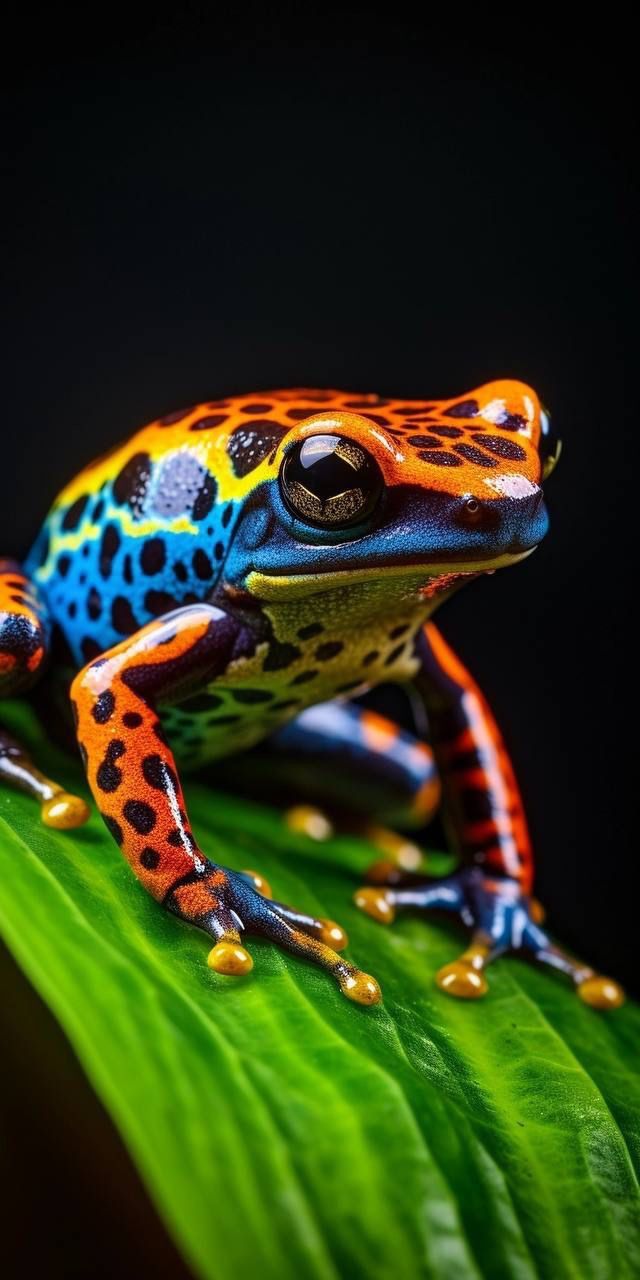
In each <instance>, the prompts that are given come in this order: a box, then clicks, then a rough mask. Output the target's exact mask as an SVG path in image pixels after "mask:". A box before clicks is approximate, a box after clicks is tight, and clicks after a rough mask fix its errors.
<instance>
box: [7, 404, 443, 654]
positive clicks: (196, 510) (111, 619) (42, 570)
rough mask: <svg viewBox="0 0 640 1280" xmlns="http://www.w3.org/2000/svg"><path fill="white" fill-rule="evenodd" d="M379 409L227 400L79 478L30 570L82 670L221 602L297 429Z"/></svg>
mask: <svg viewBox="0 0 640 1280" xmlns="http://www.w3.org/2000/svg"><path fill="white" fill-rule="evenodd" d="M398 403H399V402H398ZM414 403H415V404H416V405H417V404H422V403H423V402H414ZM381 404H382V402H381V401H380V399H379V397H377V396H375V395H368V396H367V395H358V394H357V393H354V392H339V391H327V390H310V389H298V390H287V391H275V392H274V391H269V392H258V393H250V394H247V395H242V396H236V397H228V398H226V399H224V400H218V401H212V402H207V403H204V404H198V405H194V406H192V407H191V408H189V409H183V410H180V411H178V412H174V413H170V414H168V415H167V416H166V417H163V418H160V419H157V420H156V421H154V422H152V423H150V424H149V425H148V426H146V427H143V428H142V430H140V431H138V432H137V433H136V434H135V435H134V436H132V437H131V438H130V439H129V440H128V441H126V443H124V444H122V445H120V446H118V447H116V448H115V449H113V450H112V451H111V452H110V453H109V454H107V455H106V456H104V457H102V458H99V459H98V460H97V461H96V462H94V463H92V464H90V465H89V466H88V467H86V468H85V469H84V470H83V471H81V472H80V473H79V475H78V476H77V477H76V478H75V479H74V480H73V481H72V482H71V483H70V484H69V485H67V487H66V488H65V489H63V491H62V492H61V493H60V494H59V496H58V498H57V499H56V501H55V503H54V505H53V507H52V509H51V511H50V512H49V515H48V516H47V519H46V521H45V523H44V525H43V527H42V530H41V532H40V535H39V537H38V539H37V541H36V544H35V545H34V547H33V549H32V551H31V553H30V555H29V557H28V560H27V570H28V572H29V573H30V574H31V576H32V577H33V578H34V579H35V581H36V582H37V583H38V585H39V587H40V589H41V591H42V592H43V594H44V595H45V597H46V600H47V604H48V607H49V610H50V613H51V616H52V618H53V620H54V622H55V623H56V624H57V625H58V626H59V627H60V628H61V630H62V631H63V633H64V635H65V637H66V640H67V642H68V644H69V646H70V649H71V651H72V653H73V656H74V659H75V661H76V662H77V663H78V664H81V663H84V662H86V661H88V660H90V659H91V658H93V657H95V656H96V655H97V654H98V653H101V652H103V651H104V650H105V649H107V648H109V647H110V646H111V645H113V644H116V643H117V642H118V641H120V640H121V639H122V638H123V637H124V636H127V635H132V634H133V633H134V632H135V631H137V630H138V628H139V627H141V626H144V625H145V623H147V622H149V621H151V620H152V619H153V618H156V617H158V616H160V615H161V614H164V613H167V612H168V611H169V610H171V609H175V608H176V607H179V606H181V605H184V604H189V603H195V602H196V601H200V600H208V599H211V598H212V596H213V594H214V592H215V589H216V587H217V585H218V583H219V580H220V578H221V575H222V571H223V566H224V561H225V557H226V554H227V551H228V548H229V546H230V543H231V538H232V536H233V531H234V526H235V523H236V521H237V518H238V516H239V514H240V512H241V510H242V509H243V507H244V506H245V505H246V502H247V500H248V499H250V497H251V494H252V492H253V491H254V490H255V489H256V488H257V486H258V485H259V484H260V483H261V482H262V481H264V480H266V479H270V478H272V474H273V455H274V453H275V450H276V448H277V446H278V444H279V443H280V441H281V440H282V438H283V436H284V435H285V434H286V433H287V432H288V431H290V430H291V428H292V427H293V426H295V424H296V423H298V422H300V421H301V420H302V419H304V418H306V417H309V416H310V415H311V414H314V413H318V412H326V411H327V410H331V409H334V408H335V409H342V410H344V409H348V410H351V411H354V410H355V411H360V412H365V411H366V412H367V414H368V416H371V411H373V412H374V413H375V410H376V409H377V408H378V407H379V406H380V405H381Z"/></svg>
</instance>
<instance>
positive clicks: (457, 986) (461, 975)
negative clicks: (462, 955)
mask: <svg viewBox="0 0 640 1280" xmlns="http://www.w3.org/2000/svg"><path fill="white" fill-rule="evenodd" d="M436 982H437V984H438V986H439V987H440V990H441V991H445V992H446V994H447V995H448V996H456V997H457V999H458V1000H479V999H480V998H481V996H484V995H486V994H487V991H488V990H489V983H488V982H487V979H486V978H485V976H484V973H482V972H481V971H480V970H478V969H475V968H473V967H472V966H471V965H470V964H467V963H466V962H465V961H464V960H454V961H453V964H445V965H444V967H443V968H442V969H439V970H438V973H437V974H436Z"/></svg>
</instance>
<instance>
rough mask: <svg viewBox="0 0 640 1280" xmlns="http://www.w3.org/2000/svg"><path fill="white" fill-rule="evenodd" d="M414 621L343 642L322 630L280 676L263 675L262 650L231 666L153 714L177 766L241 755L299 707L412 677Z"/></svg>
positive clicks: (196, 765)
mask: <svg viewBox="0 0 640 1280" xmlns="http://www.w3.org/2000/svg"><path fill="white" fill-rule="evenodd" d="M416 631H417V624H416V620H415V617H411V618H410V620H404V621H401V622H400V623H397V622H396V624H395V625H394V626H393V627H390V628H388V629H385V630H384V632H383V629H382V628H380V630H379V631H378V632H377V633H376V631H375V630H374V631H373V633H372V629H371V628H369V629H368V630H367V633H366V634H363V635H360V636H358V637H357V639H354V640H352V641H351V643H349V644H346V643H345V641H344V637H342V638H340V636H339V633H338V632H336V635H335V637H334V636H333V635H332V633H331V632H327V631H324V632H323V635H322V640H321V642H319V641H318V639H317V638H316V639H315V640H314V641H310V643H309V644H308V645H302V646H300V652H299V656H298V657H297V658H296V659H295V661H294V662H291V663H289V664H288V665H287V667H286V669H283V670H275V671H271V670H265V669H264V668H265V666H266V665H267V664H266V663H265V655H266V652H267V650H266V647H265V648H264V652H263V651H261V650H262V647H260V648H259V650H258V651H257V652H256V654H255V655H252V657H251V658H248V659H239V660H237V661H235V662H233V663H232V664H231V666H230V667H229V668H228V669H227V671H226V672H225V674H224V677H222V678H221V679H220V680H219V681H217V682H216V683H215V684H213V685H210V686H209V687H208V688H206V689H203V690H202V691H201V692H200V693H198V694H197V695H195V696H194V697H191V698H188V699H187V700H186V701H185V702H182V703H180V704H178V705H177V706H170V707H166V708H162V709H161V720H162V725H163V728H164V730H165V732H166V735H167V738H168V741H169V742H170V744H171V747H172V749H173V751H174V754H175V757H176V760H177V762H178V764H179V765H180V766H181V767H182V768H183V769H187V770H188V769H198V768H200V767H201V766H202V765H205V764H207V763H208V762H209V761H211V760H216V759H220V758H221V757H224V756H228V755H232V754H235V753H236V752H239V751H246V750H247V749H248V748H249V747H253V746H255V745H256V743H258V742H261V741H262V740H263V739H264V738H267V737H269V735H270V734H272V733H274V732H275V730H276V729H277V728H279V727H280V725H282V724H284V723H285V722H286V721H287V720H291V719H292V718H293V717H294V716H297V715H299V714H300V712H301V711H303V710H304V709H305V707H308V706H312V705H316V704H317V703H320V702H327V701H330V700H331V699H333V698H345V697H349V696H350V695H354V694H356V693H360V692H363V691H364V690H365V689H367V688H370V687H371V686H372V685H376V684H380V683H381V682H382V681H388V680H391V681H403V680H408V679H410V678H411V676H412V675H414V674H415V672H416V670H417V667H418V662H417V659H416V656H415V637H416Z"/></svg>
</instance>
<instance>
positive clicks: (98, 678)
mask: <svg viewBox="0 0 640 1280" xmlns="http://www.w3.org/2000/svg"><path fill="white" fill-rule="evenodd" d="M557 456H558V447H557V445H556V442H555V440H554V438H553V435H552V433H551V428H550V423H549V419H548V417H547V415H546V414H545V412H544V411H543V410H542V409H541V407H540V404H539V401H538V398H537V396H536V395H535V393H534V392H533V391H532V390H531V389H530V388H529V387H527V386H525V385H523V384H521V383H518V382H513V381H501V382H493V383H490V384H488V385H486V386H483V387H481V388H479V389H478V390H477V391H473V392H471V393H470V394H467V395H465V396H464V397H463V398H460V397H458V398H457V399H448V400H440V401H433V400H430V401H425V400H390V399H383V398H381V397H380V396H376V395H359V394H354V393H349V392H338V391H326V390H324V391H316V390H307V389H303V390H287V391H275V392H266V393H263V392H260V393H257V394H252V395H242V396H234V397H229V398H228V399H224V400H218V401H215V402H213V403H207V404H199V405H196V406H194V407H193V408H190V409H183V410H181V411H180V412H176V413H171V414H169V415H168V416H167V417H164V418H161V419H160V420H159V421H156V422H153V423H151V424H150V425H149V426H147V427H144V428H143V429H142V430H141V431H139V432H138V433H137V434H136V435H135V436H134V437H133V438H132V439H131V440H129V441H128V442H127V443H126V444H123V445H120V446H119V447H117V448H116V449H114V450H113V451H112V452H111V453H109V454H108V455H107V456H106V457H103V458H100V459H99V460H98V461H97V462H94V463H93V464H92V465H90V466H89V467H87V468H86V469H85V470H84V471H83V472H81V474H80V475H79V476H78V477H77V479H75V480H74V481H73V482H72V483H71V484H70V485H69V486H68V487H67V488H66V489H64V490H63V491H62V493H61V494H60V495H59V497H58V498H57V500H56V502H55V504H54V506H53V508H52V510H51V511H50V513H49V515H48V516H47V519H46V521H45V523H44V525H43V528H42V530H41V533H40V535H39V537H38V539H37V542H36V544H35V546H34V547H33V549H32V551H31V553H30V554H29V556H28V557H27V560H26V562H25V564H24V567H20V566H19V565H18V564H17V563H14V562H7V561H4V562H0V696H8V697H13V696H15V695H19V694H22V693H23V692H25V691H27V690H29V689H30V688H31V687H32V686H33V685H35V684H36V682H37V681H38V679H39V677H40V675H41V673H42V672H43V671H44V669H45V665H46V660H47V656H48V654H49V651H50V650H51V651H52V653H53V659H54V660H53V661H52V663H51V664H50V672H49V674H48V676H47V680H46V681H45V682H43V685H42V686H39V687H40V688H41V689H42V688H46V690H47V696H48V698H49V702H50V706H56V705H58V706H59V705H60V700H62V701H64V702H65V703H66V705H67V706H68V705H70V707H71V710H72V712H73V717H74V721H75V726H76V735H77V742H78V746H79V749H80V753H81V756H82V759H83V761H84V765H85V768H86V772H87V778H88V781H89V786H90V788H91V790H92V792H93V795H94V797H95V801H96V804H97V805H98V808H99V810H100V812H101V814H102V816H103V818H104V821H105V823H106V825H107V827H108V829H109V831H110V832H111V835H112V836H113V839H114V840H115V841H116V842H117V844H118V845H119V846H120V848H121V850H122V852H123V854H124V856H125V857H126V859H127V861H128V862H129V864H130V866H131V868H132V870H133V871H134V873H135V875H136V876H137V877H138V879H139V880H140V881H141V883H142V884H143V885H144V887H145V889H147V890H148V891H149V893H151V894H152V895H153V897H154V898H156V899H157V900H158V902H160V903H162V905H163V906H165V907H166V908H168V910H169V911H171V912H173V913H175V915H177V916H178V917H180V919H182V920H185V921H188V922H190V923H192V924H194V925H197V926H198V927H199V928H201V929H203V930H205V931H206V932H207V933H208V934H209V935H210V936H211V938H212V939H213V941H214V945H213V948H212V950H211V952H210V954H209V965H210V966H211V968H212V969H214V970H215V971H216V972H217V973H222V974H233V975H239V974H244V973H247V972H248V971H249V970H250V969H251V967H252V960H251V956H250V954H249V952H248V951H247V950H246V949H245V947H244V945H243V941H242V939H243V938H244V933H245V931H246V932H247V933H257V934H261V935H263V936H265V937H267V938H269V939H271V940H272V941H273V942H275V943H277V944H278V945H279V946H281V947H284V948H286V949H287V950H288V951H291V952H294V953H296V954H297V955H300V956H303V957H306V958H307V959H309V960H312V961H314V962H315V963H316V964H319V965H321V966H323V967H324V968H325V969H327V970H328V971H329V972H330V973H331V974H332V975H333V976H334V977H335V979H336V980H337V982H338V984H339V986H340V988H341V990H342V991H343V993H344V994H345V995H346V996H348V997H349V998H350V999H352V1000H354V1001H356V1002H358V1003H360V1004H365V1005H366V1004H375V1003H377V1002H378V1001H379V999H380V989H379V987H378V984H377V982H376V981H375V979H374V978H372V977H370V976H369V975H367V974H366V973H363V972H362V971H361V970H359V969H357V968H356V967H355V966H354V965H353V964H351V963H349V962H347V961H346V960H345V959H344V958H343V957H342V956H341V955H340V954H339V952H341V951H342V949H343V948H344V946H345V945H346V935H345V933H344V931H343V930H342V929H341V928H340V926H339V925H337V924H335V923H333V922H332V921H328V920H324V919H316V918H314V917H312V916H309V915H305V914H303V913H302V912H300V911H297V910H295V909H293V908H291V907H289V906H286V905H284V904H283V903H280V902H274V901H272V900H271V897H270V891H269V888H268V886H267V884H266V882H264V881H263V880H262V879H261V877H260V876H259V875H258V874H257V873H254V872H243V873H240V872H236V871H229V870H225V869H224V868H223V867H220V866H218V865H216V864H215V863H213V862H211V861H210V859H209V858H208V857H207V853H206V851H203V850H201V849H200V848H198V846H197V844H196V842H195V840H194V837H193V834H192V831H191V828H190V825H189V819H188V816H187V811H186V804H185V800H184V796H183V792H182V786H181V783H180V776H179V775H180V773H183V772H185V771H187V770H189V769H195V768H201V767H202V766H205V765H210V764H211V763H212V762H213V761H216V762H217V764H216V766H215V771H214V776H215V777H217V775H219V777H220V779H224V778H225V777H228V776H229V774H230V773H231V774H232V775H233V774H235V775H236V776H240V775H241V776H242V777H243V778H244V779H245V780H246V779H251V778H252V777H253V778H254V779H255V780H257V781H260V782H261V783H262V785H263V788H264V786H265V785H268V786H269V787H273V793H274V794H275V793H276V791H277V790H278V788H279V787H280V786H281V785H282V783H283V781H284V780H286V779H288V780H289V782H290V784H293V786H294V789H295V790H296V791H297V792H298V794H299V795H304V796H306V798H307V799H311V800H313V801H314V802H317V801H319V800H320V798H321V796H323V797H324V801H325V805H327V806H328V808H329V812H331V811H333V812H334V813H335V814H338V815H340V814H343V815H344V814H345V813H346V812H347V811H351V813H352V814H353V811H354V810H357V809H358V808H359V810H360V812H361V814H362V815H363V820H364V816H365V815H366V821H367V823H368V824H369V826H371V823H372V822H373V821H375V822H376V823H377V824H378V827H379V828H380V824H384V826H383V829H382V831H383V835H382V837H381V843H382V845H383V847H385V848H387V849H391V850H392V851H393V850H394V849H396V848H397V849H398V850H399V851H400V854H402V851H403V849H404V851H405V855H406V850H407V848H408V849H409V851H411V850H412V848H413V847H412V846H411V845H410V844H409V845H408V846H407V845H403V843H402V841H401V840H400V838H399V837H395V838H396V840H397V844H396V845H394V838H393V837H392V836H391V835H390V833H389V827H394V828H402V827H406V828H410V827H411V826H412V825H413V826H414V827H416V826H423V825H424V823H426V822H427V821H428V820H429V819H430V818H431V817H432V816H433V815H434V813H435V812H436V810H437V809H438V807H439V806H440V803H441V801H442V807H443V811H444V814H445V817H446V820H447V822H448V825H449V827H450V829H451V833H452V838H453V840H454V843H455V846H456V848H457V850H458V852H459V854H460V856H461V860H462V862H461V869H460V870H458V871H457V872H456V873H455V874H453V875H450V876H447V877H445V878H439V879H438V878H429V877H427V876H426V875H424V874H420V873H419V872H418V871H416V870H408V869H407V868H406V866H405V865H403V857H402V856H400V855H399V856H398V858H396V859H395V861H394V860H392V861H389V860H388V859H387V860H386V861H385V862H384V863H382V864H380V863H378V864H376V865H375V866H374V868H373V869H372V872H371V875H370V883H369V884H368V885H367V886H366V887H364V888H362V889H360V890H358V891H357V893H356V895H355V901H356V903H357V905H358V906H359V907H360V908H361V909H362V910H363V911H365V912H368V914H369V915H370V916H373V917H374V918H375V919H376V920H379V921H383V922H387V923H390V922H391V921H392V920H393V918H394V915H395V913H396V911H398V910H399V909H402V908H411V909H412V910H413V911H423V910H428V909H431V908H439V909H441V910H444V911H448V912H453V913H454V914H456V915H458V916H459V917H460V918H461V919H462V920H463V921H464V923H465V924H466V925H468V926H469V927H470V929H471V931H472V934H471V941H470V945H469V947H468V949H467V950H466V951H465V952H464V954H463V955H462V956H461V957H460V958H459V959H458V960H457V961H455V962H454V963H452V964H450V965H447V966H446V967H445V968H444V969H442V970H441V971H440V973H439V974H438V983H439V985H440V987H441V988H442V989H443V990H444V991H446V992H448V993H449V994H451V995H454V996H462V997H475V996H479V995H482V994H483V993H484V992H485V991H486V989H487V981H486V977H485V972H484V971H485V967H486V965H487V963H488V961H489V960H491V959H493V958H494V957H495V956H497V955H500V954H501V953H502V952H505V951H518V952H522V953H524V954H526V955H527V956H530V957H534V958H535V959H536V960H538V961H540V962H542V963H543V964H546V965H549V966H551V967H552V968H555V969H559V970H561V971H562V972H564V973H565V974H567V975H568V976H569V978H570V979H572V981H573V982H574V984H575V986H576V989H577V991H578V994H579V995H580V996H581V997H582V999H583V1000H584V1001H586V1003H587V1004H591V1005H595V1006H597V1007H599V1008H603V1007H609V1006H613V1005H616V1004H619V1003H620V1002H621V1000H622V998H623V996H622V992H621V989H620V988H619V987H618V985H617V984H616V983H615V982H613V981H612V980H610V979H605V978H602V977H599V976H598V975H596V974H595V973H594V972H593V970H591V969H590V968H588V966H586V965H585V964H581V963H578V962H576V961H574V960H572V959H570V958H569V957H568V956H567V955H565V953H564V952H563V951H561V950H560V949H559V948H558V947H557V946H555V945H554V944H553V943H552V942H551V941H550V939H549V937H548V935H547V934H546V932H545V931H544V930H543V929H542V927H541V924H540V919H539V916H538V913H537V910H536V904H535V902H534V901H533V900H532V899H531V897H530V893H531V885H532V857H531V848H530V842H529V836H528V833H527V824H526V820H525V815H524V812H523V808H522V803H521V800H520V795H519V792H518V788H517V784H516V781H515V778H514V775H513V770H512V767H511V764H510V762H509V758H508V756H507V753H506V751H505V748H504V745H503V743H502V739H501V737H500V733H499V731H498V729H497V726H496V724H495V721H494V719H493V716H492V714H491V711H490V710H489V707H488V705H487V703H486V701H485V700H484V698H483V696H482V694H481V692H480V691H479V689H478V688H477V686H476V685H475V683H474V681H473V679H472V678H471V676H470V675H469V674H468V672H467V671H466V669H465V668H464V666H463V665H462V663H461V662H460V661H459V660H458V659H457V658H456V656H455V655H454V654H453V653H452V651H451V649H450V648H449V646H448V645H447V643H446V642H445V640H444V639H443V638H442V636H441V634H440V632H439V631H438V630H437V629H436V627H435V626H434V623H433V622H432V621H431V618H432V615H433V613H434V610H435V608H436V606H437V605H439V604H441V603H442V601H444V600H446V599H447V598H448V597H449V596H450V595H451V594H452V592H454V591H456V590H457V589H458V588H459V587H460V586H461V585H462V584H463V583H464V582H468V581H470V580H472V579H473V578H477V577H478V575H480V574H483V573H488V572H493V571H494V570H495V569H497V568H500V567H502V566H505V565H510V564H514V563H516V561H518V560H521V559H523V558H524V557H525V556H527V555H529V554H530V552H531V551H532V550H533V549H534V548H535V547H536V546H537V545H538V543H539V542H540V540H541V538H542V537H543V536H544V534H545V533H546V530H547V515H546V511H545V506H544V501H543V495H542V489H541V482H542V480H543V479H544V478H545V477H546V476H547V475H548V474H549V473H550V471H551V470H552V468H553V466H554V464H555V461H556V460H557ZM74 672H75V673H76V674H75V675H74ZM388 681H396V682H405V683H407V682H408V683H409V684H411V685H412V686H413V690H414V698H415V699H416V700H417V701H418V702H419V703H420V704H421V707H422V709H423V710H424V713H425V721H426V723H428V728H429V745H427V743H426V742H423V741H420V740H419V739H418V738H417V737H414V736H412V735H411V734H409V733H408V732H405V731H401V730H400V729H398V728H397V727H396V726H395V725H394V724H393V723H391V722H390V721H388V720H386V719H384V718H383V717H382V716H380V715H378V714H375V713H373V712H372V711H370V710H367V709H365V708H363V707H362V706H360V705H358V704H357V703H355V702H353V701H350V697H351V696H352V695H354V694H357V693H360V692H361V691H363V690H365V689H369V688H371V687H372V686H375V685H377V684H379V683H381V682H388ZM69 686H70V691H69ZM49 717H50V719H52V720H53V719H55V718H56V716H55V714H54V713H53V712H52V711H51V710H50V712H49ZM58 718H59V717H58ZM0 776H3V777H4V780H5V781H7V782H9V783H12V784H13V785H17V786H21V787H22V788H23V789H26V790H28V791H29V792H31V793H32V794H34V795H36V796H37V797H39V799H40V801H41V805H42V817H43V820H44V821H45V822H46V823H49V824H50V825H53V826H57V827H72V826H75V825H78V824H79V823H81V822H83V821H84V820H85V818H86V816H87V806H86V804H85V803H84V801H83V800H81V799H79V798H78V797H74V796H70V795H69V794H67V793H66V792H63V791H62V790H61V788H60V787H58V786H57V785H56V784H55V783H54V782H51V781H50V780H49V779H47V778H45V777H44V776H43V775H42V774H41V773H40V772H39V771H38V769H37V768H36V766H35V765H34V764H33V762H32V761H31V760H30V758H29V757H28V756H27V754H26V753H25V752H24V751H23V749H22V748H21V746H20V745H19V744H18V743H17V742H15V740H14V739H12V738H11V737H10V736H9V734H7V733H6V732H5V731H4V730H2V731H0ZM297 812H298V813H300V810H298V811H297ZM302 812H303V813H304V812H307V811H306V810H303V811H302ZM310 812H313V811H310ZM404 861H405V862H406V861H407V858H406V856H405V859H404Z"/></svg>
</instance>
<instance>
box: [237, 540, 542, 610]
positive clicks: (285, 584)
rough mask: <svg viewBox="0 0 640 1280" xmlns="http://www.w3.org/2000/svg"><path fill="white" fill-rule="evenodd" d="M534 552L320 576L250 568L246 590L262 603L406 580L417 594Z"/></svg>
mask: <svg viewBox="0 0 640 1280" xmlns="http://www.w3.org/2000/svg"><path fill="white" fill-rule="evenodd" d="M535 550H536V548H535V547H529V548H528V549H527V550H526V551H515V552H505V553H504V555H501V556H494V557H493V559H487V560H466V561H455V560H449V561H446V562H444V563H443V564H425V562H424V561H423V560H422V561H420V560H416V561H415V563H412V562H411V561H410V560H402V561H400V562H399V563H398V564H393V563H387V564H385V565H384V566H371V565H353V567H351V568H349V569H337V570H335V571H334V570H331V569H325V570H324V571H322V572H320V573H296V572H295V571H292V572H290V573H288V572H287V571H286V569H285V570H282V572H280V573H261V572H260V571H259V570H258V569H251V570H250V571H249V573H248V574H247V587H248V589H249V591H250V592H251V594H252V595H254V596H259V597H261V598H262V599H264V600H277V599H280V598H282V597H285V596H286V597H288V598H293V596H307V595H316V594H318V593H319V592H322V591H331V590H334V589H335V588H339V587H346V586H349V585H350V584H352V583H354V582H365V581H367V580H370V581H374V582H376V581H377V582H379V583H380V584H381V585H383V583H384V581H386V580H388V579H389V578H396V579H402V578H406V579H409V581H410V582H411V583H414V584H415V590H416V591H420V590H423V589H424V588H427V587H428V586H429V583H430V582H433V580H434V579H437V578H447V577H448V578H451V579H453V578H458V577H464V576H466V575H469V576H471V575H472V576H474V577H476V576H477V575H478V574H480V573H492V572H493V570H494V569H504V568H507V567H508V566H509V565H512V564H517V563H518V561H519V560H525V559H526V558H527V556H530V555H532V554H533V552H534V551H535Z"/></svg>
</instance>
